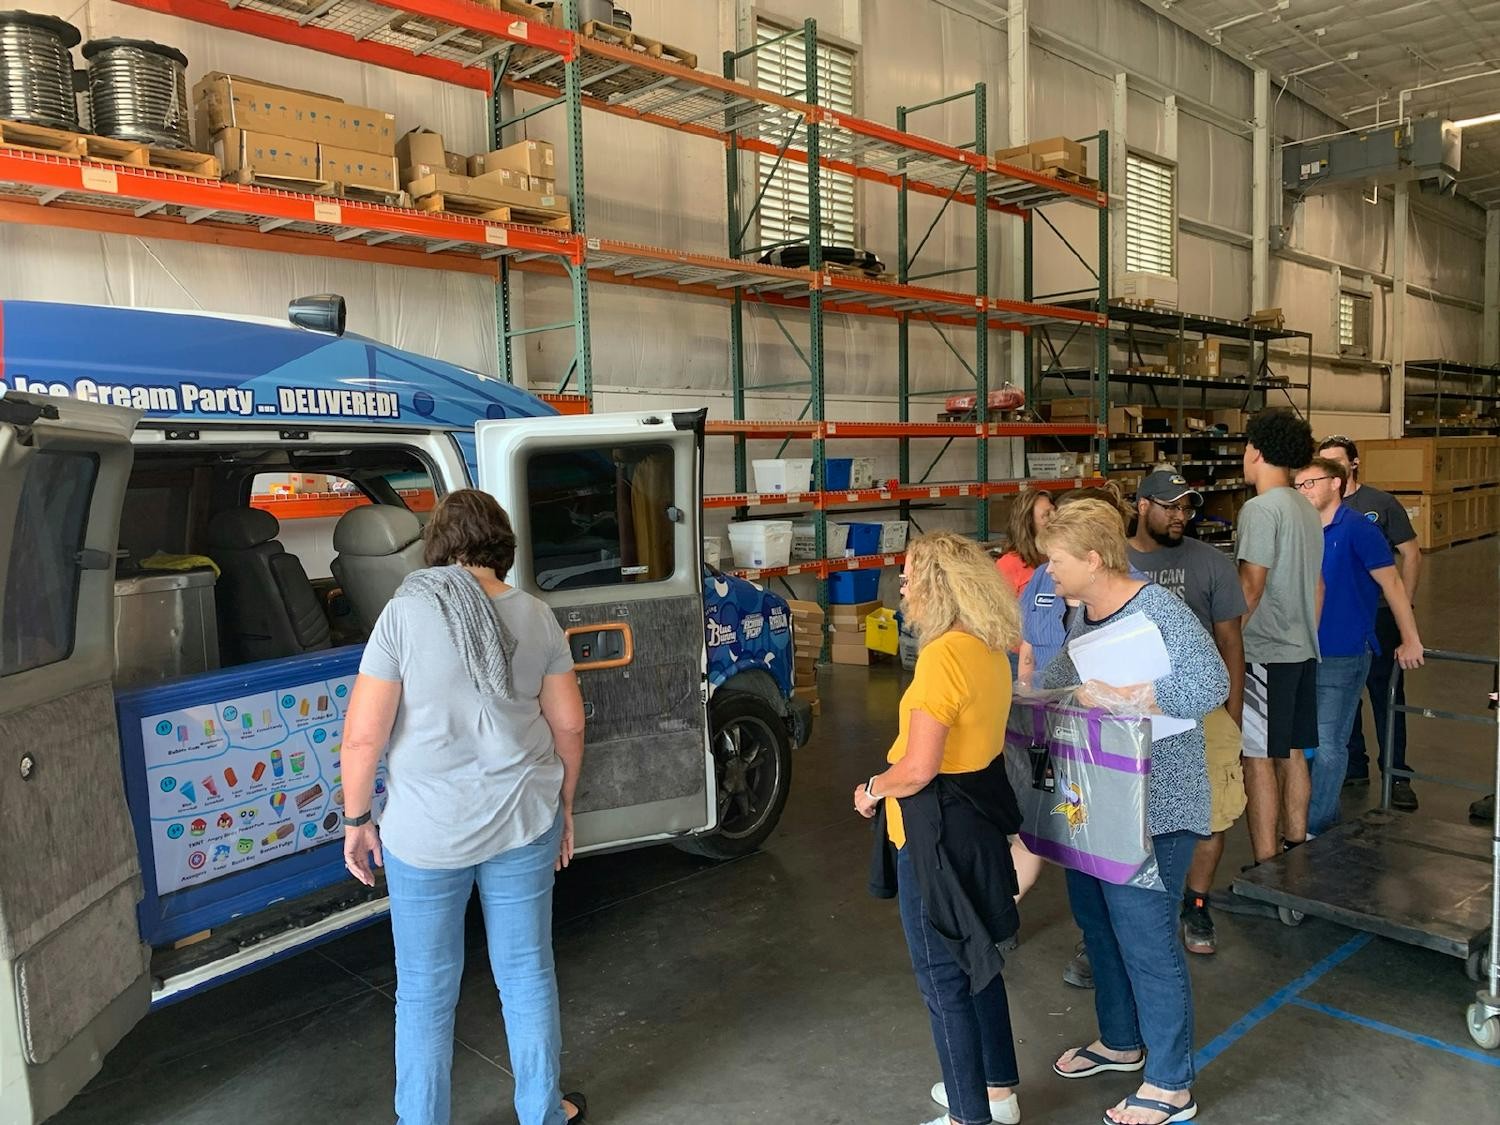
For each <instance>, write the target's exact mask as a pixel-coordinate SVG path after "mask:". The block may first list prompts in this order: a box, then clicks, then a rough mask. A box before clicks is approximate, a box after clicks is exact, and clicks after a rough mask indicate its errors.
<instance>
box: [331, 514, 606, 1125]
mask: <svg viewBox="0 0 1500 1125" xmlns="http://www.w3.org/2000/svg"><path fill="white" fill-rule="evenodd" d="M515 551H516V538H515V533H514V532H513V531H512V530H511V525H510V519H509V517H508V516H506V514H505V512H504V510H503V509H502V508H501V507H500V505H499V504H497V503H496V502H495V500H494V499H493V498H492V497H490V496H489V495H487V494H485V493H483V492H479V491H476V490H474V489H464V490H461V491H459V492H455V493H452V494H451V495H449V496H448V497H446V498H445V499H444V500H443V501H442V502H441V503H440V504H439V505H438V506H437V509H436V510H435V511H434V512H433V514H432V519H431V521H430V522H429V523H428V525H427V532H426V547H425V552H424V559H425V561H426V563H427V567H428V569H426V570H419V571H416V572H415V573H413V574H411V575H408V576H407V578H406V580H405V581H404V582H402V584H401V587H400V588H399V589H398V590H397V591H396V594H395V597H393V598H392V599H391V601H390V603H389V604H388V605H387V606H386V607H385V609H384V610H383V611H382V612H381V614H380V618H379V620H377V621H376V622H375V628H374V630H373V631H372V632H371V634H370V640H369V643H368V644H367V645H366V647H365V653H364V658H363V659H362V660H361V662H360V666H359V677H358V679H357V680H356V681H355V684H354V694H353V696H352V697H351V699H350V703H349V712H348V714H347V716H346V717H345V719H344V741H343V748H342V751H341V759H342V766H341V769H342V783H343V789H344V814H345V815H344V824H345V828H344V860H345V863H346V864H347V865H348V867H349V870H350V872H351V873H353V875H354V876H355V878H357V879H358V880H359V881H360V882H362V883H364V884H365V885H366V886H374V885H375V875H374V872H373V871H372V869H371V863H372V861H373V863H374V865H375V866H377V867H381V866H383V867H384V868H385V873H386V888H387V891H388V893H389V895H390V904H391V933H392V935H393V937H394V939H395V946H396V1117H397V1119H398V1120H399V1121H400V1122H402V1125H447V1122H448V1120H449V1117H450V1072H451V1069H452V1063H453V1018H454V1017H453V1013H454V1008H455V1006H456V1005H457V1003H458V992H459V980H460V978H461V976H462V974H463V959H464V958H463V950H464V911H465V908H466V907H467V905H468V901H469V895H470V892H471V891H472V889H473V887H474V885H475V884H476V883H477V884H478V885H479V898H480V903H481V905H482V906H483V908H484V923H485V931H486V933H487V934H488V938H489V951H490V965H491V968H492V969H493V971H494V976H495V984H496V986H497V987H498V988H499V990H500V995H501V997H502V998H503V1001H504V1007H503V1015H504V1017H505V1034H506V1040H507V1042H508V1044H509V1047H510V1058H511V1069H512V1071H513V1072H514V1074H515V1079H516V1095H515V1106H516V1114H517V1116H518V1118H519V1119H520V1125H568V1123H573V1122H580V1121H582V1120H583V1111H584V1102H583V1098H582V1097H581V1096H580V1095H578V1094H568V1095H566V1096H564V1095H563V1094H562V1093H561V1085H560V1080H559V1072H560V1065H561V1064H560V1057H561V1053H562V1033H561V1028H560V1023H559V1017H558V1001H557V978H556V974H555V973H554V970H553V961H552V883H553V878H554V871H555V870H556V869H558V868H561V867H566V866H567V864H568V861H569V860H570V859H571V858H572V856H573V793H574V790H575V788H576V787H577V784H578V772H579V769H580V767H581V765H582V763H583V726H584V721H583V699H582V697H581V695H580V693H579V690H578V680H577V678H576V676H575V675H574V673H573V658H572V655H571V653H570V652H569V649H568V643H567V639H566V638H565V637H564V635H563V631H562V629H561V627H560V626H559V625H558V624H557V621H556V619H555V618H554V617H553V616H552V611H551V610H550V609H548V607H547V606H546V604H545V603H543V602H542V601H540V600H538V599H537V598H534V597H532V596H531V595H530V594H527V593H524V592H523V591H521V590H517V589H514V588H512V587H510V586H508V585H506V584H505V582H504V581H502V577H503V576H504V575H505V574H507V573H508V572H509V571H510V568H511V564H512V563H513V562H514V561H515ZM382 752H384V754H385V758H386V772H387V776H388V785H389V798H388V802H387V804H386V808H385V811H384V813H383V814H382V816H381V820H380V825H379V829H378V830H377V828H376V826H375V824H373V823H371V820H370V807H371V801H372V798H373V791H374V785H375V768H376V765H377V764H378V762H379V760H380V757H381V754H382Z"/></svg>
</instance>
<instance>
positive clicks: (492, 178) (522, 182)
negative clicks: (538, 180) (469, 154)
mask: <svg viewBox="0 0 1500 1125" xmlns="http://www.w3.org/2000/svg"><path fill="white" fill-rule="evenodd" d="M469 178H470V179H471V180H473V181H474V182H475V183H476V184H479V185H481V186H483V185H486V184H489V185H492V186H494V187H500V188H505V189H507V190H510V191H535V190H536V189H535V188H533V187H532V186H531V185H532V183H533V182H534V181H533V180H532V178H531V177H530V176H528V175H527V174H526V173H525V172H517V171H516V170H515V169H514V168H496V169H495V170H494V171H493V172H485V173H483V174H481V175H478V176H470V177H469Z"/></svg>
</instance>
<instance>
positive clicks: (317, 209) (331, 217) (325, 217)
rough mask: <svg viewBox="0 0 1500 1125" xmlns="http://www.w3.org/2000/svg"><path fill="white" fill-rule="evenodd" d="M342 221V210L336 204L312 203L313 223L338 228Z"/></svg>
mask: <svg viewBox="0 0 1500 1125" xmlns="http://www.w3.org/2000/svg"><path fill="white" fill-rule="evenodd" d="M343 221H344V209H343V208H342V207H340V206H339V205H338V204H337V203H314V204H313V222H315V223H328V224H329V225H331V226H338V225H339V224H341V223H342V222H343Z"/></svg>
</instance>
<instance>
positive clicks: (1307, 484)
mask: <svg viewBox="0 0 1500 1125" xmlns="http://www.w3.org/2000/svg"><path fill="white" fill-rule="evenodd" d="M1338 479H1339V478H1338V477H1308V478H1307V479H1306V480H1299V481H1298V482H1297V485H1296V487H1298V488H1300V489H1301V490H1302V491H1303V492H1307V491H1309V490H1310V489H1311V488H1312V486H1313V485H1315V484H1317V483H1318V482H1319V481H1320V480H1338Z"/></svg>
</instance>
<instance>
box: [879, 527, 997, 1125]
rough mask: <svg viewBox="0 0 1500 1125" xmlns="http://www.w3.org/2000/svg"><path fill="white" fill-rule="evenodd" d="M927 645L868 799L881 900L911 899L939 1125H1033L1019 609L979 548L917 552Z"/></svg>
mask: <svg viewBox="0 0 1500 1125" xmlns="http://www.w3.org/2000/svg"><path fill="white" fill-rule="evenodd" d="M901 583H902V592H903V595H904V597H905V606H906V615H907V619H908V620H909V621H910V622H911V623H912V626H913V628H914V629H915V631H916V634H917V639H918V641H919V643H920V646H921V648H920V651H919V654H918V656H917V667H916V673H915V675H914V676H913V678H912V682H911V686H910V687H908V688H907V690H906V694H905V695H903V696H902V697H901V711H900V725H899V728H898V733H897V736H896V741H895V742H894V744H892V746H891V749H890V752H889V753H888V754H887V755H886V760H887V761H888V762H889V763H890V768H889V769H887V770H886V771H885V772H884V773H879V774H876V775H875V776H873V777H871V778H870V779H869V780H868V781H866V782H865V783H864V784H863V785H861V786H859V788H857V789H856V790H855V791H854V807H855V809H856V810H857V811H858V812H859V814H860V815H861V816H865V817H877V818H878V822H877V834H876V843H875V855H874V857H873V866H872V878H871V890H872V892H873V893H875V894H876V895H878V896H880V897H884V898H892V897H894V898H897V899H898V900H899V903H900V908H901V925H902V929H903V930H904V931H905V933H906V942H907V946H908V948H909V949H910V951H911V959H912V967H913V968H914V969H915V971H916V974H917V985H918V987H919V989H920V990H921V993H922V998H923V1000H924V1001H926V1004H927V1011H928V1015H929V1017H930V1019H931V1023H932V1035H933V1041H934V1043H935V1044H936V1047H937V1053H938V1061H939V1063H940V1064H941V1069H942V1081H940V1082H938V1083H937V1084H936V1085H935V1086H933V1087H932V1090H931V1097H932V1099H933V1101H935V1102H937V1103H938V1104H939V1105H941V1106H943V1107H944V1109H946V1110H947V1113H945V1114H944V1115H943V1116H941V1117H939V1118H937V1119H936V1120H935V1121H933V1122H931V1123H929V1125H948V1123H950V1122H951V1123H953V1125H985V1123H987V1122H990V1121H1003V1122H1009V1123H1012V1125H1014V1123H1015V1122H1018V1121H1020V1119H1021V1118H1020V1109H1019V1107H1018V1105H1017V1102H1016V1094H1015V1087H1016V1085H1017V1084H1018V1083H1019V1081H1020V1074H1019V1071H1018V1067H1017V1063H1016V1049H1015V1042H1014V1039H1013V1037H1012V1034H1011V1023H1010V1006H1009V1001H1008V999H1007V998H1006V994H1005V980H1004V978H1003V977H1002V976H1001V971H1002V969H1003V968H1004V965H1005V958H1004V955H1003V954H1002V953H1001V952H1000V949H999V946H1000V945H1001V944H1002V943H1004V942H1005V941H1006V940H1007V939H1008V938H1010V937H1012V936H1013V935H1014V934H1015V932H1016V929H1017V927H1018V926H1019V924H1020V923H1019V918H1018V916H1017V913H1016V907H1015V901H1014V895H1015V893H1016V889H1017V888H1016V874H1015V869H1014V868H1013V867H1012V866H1011V859H1010V848H1009V844H1008V840H1007V836H1008V834H1010V833H1014V832H1015V831H1017V829H1018V828H1019V824H1020V814H1019V812H1018V811H1017V809H1016V798H1015V794H1014V793H1013V792H1012V791H1011V788H1010V782H1009V781H1008V780H1007V779H1006V776H1005V765H1004V762H1003V761H1002V760H1001V757H1000V755H1001V751H1002V750H1003V749H1004V747H1005V721H1006V716H1007V715H1008V714H1009V712H1010V691H1011V672H1010V662H1009V660H1008V659H1007V658H1006V654H1007V652H1008V651H1009V649H1010V648H1011V647H1012V646H1013V645H1014V644H1015V643H1016V638H1017V637H1018V636H1019V633H1020V617H1019V614H1018V611H1017V609H1016V596H1015V593H1014V592H1013V591H1012V590H1011V586H1010V583H1009V582H1007V581H1006V579H1005V578H1004V577H1003V576H1001V575H1000V573H999V572H998V571H996V569H995V566H994V563H992V562H991V561H990V558H989V556H988V555H987V554H986V553H985V551H984V550H983V548H981V547H980V546H979V544H977V543H975V542H974V541H973V540H971V539H966V538H964V537H963V536H960V535H953V534H950V533H946V532H944V533H939V534H933V535H925V536H923V537H922V538H920V539H917V540H916V541H915V542H913V543H912V545H911V547H910V548H909V549H908V551H907V555H906V567H905V569H904V570H903V572H902V576H901Z"/></svg>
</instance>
